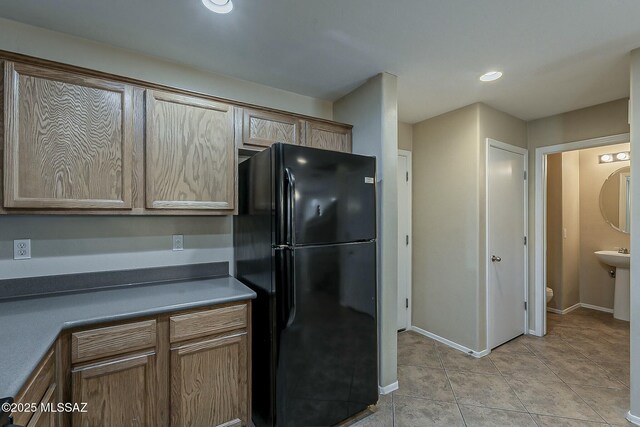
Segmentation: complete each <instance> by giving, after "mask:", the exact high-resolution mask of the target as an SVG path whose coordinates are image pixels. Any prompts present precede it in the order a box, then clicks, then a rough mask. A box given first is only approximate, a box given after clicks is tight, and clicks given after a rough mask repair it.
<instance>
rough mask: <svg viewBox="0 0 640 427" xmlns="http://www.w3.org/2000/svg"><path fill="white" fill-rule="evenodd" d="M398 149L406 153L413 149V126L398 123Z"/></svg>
mask: <svg viewBox="0 0 640 427" xmlns="http://www.w3.org/2000/svg"><path fill="white" fill-rule="evenodd" d="M398 149H399V150H406V151H411V150H412V149H413V125H410V124H409V123H404V122H398Z"/></svg>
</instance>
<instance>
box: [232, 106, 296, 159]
mask: <svg viewBox="0 0 640 427" xmlns="http://www.w3.org/2000/svg"><path fill="white" fill-rule="evenodd" d="M274 142H284V143H286V144H295V145H299V144H300V121H299V120H298V119H296V118H295V117H290V116H286V115H284V114H277V113H270V112H267V111H259V110H251V109H249V108H245V110H244V114H243V119H242V144H243V146H244V147H246V148H249V149H262V148H266V147H269V146H271V144H273V143H274Z"/></svg>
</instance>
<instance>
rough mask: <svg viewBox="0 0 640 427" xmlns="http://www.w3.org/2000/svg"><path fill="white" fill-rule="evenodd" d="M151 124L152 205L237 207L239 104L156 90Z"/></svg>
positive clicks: (149, 176)
mask: <svg viewBox="0 0 640 427" xmlns="http://www.w3.org/2000/svg"><path fill="white" fill-rule="evenodd" d="M146 123H147V135H146V147H147V148H146V154H147V157H146V186H147V208H153V209H213V210H230V211H232V210H233V209H234V205H235V170H236V155H235V153H236V150H235V145H234V126H233V107H232V106H230V105H227V104H221V103H218V102H212V101H208V100H204V99H199V98H194V97H189V96H183V95H177V94H172V93H165V92H158V91H151V90H150V91H147V109H146Z"/></svg>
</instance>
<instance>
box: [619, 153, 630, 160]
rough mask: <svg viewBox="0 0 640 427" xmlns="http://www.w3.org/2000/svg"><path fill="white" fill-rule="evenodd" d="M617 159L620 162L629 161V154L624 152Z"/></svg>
mask: <svg viewBox="0 0 640 427" xmlns="http://www.w3.org/2000/svg"><path fill="white" fill-rule="evenodd" d="M616 159H618V160H629V153H626V152H624V151H623V152H622V153H618V154H616Z"/></svg>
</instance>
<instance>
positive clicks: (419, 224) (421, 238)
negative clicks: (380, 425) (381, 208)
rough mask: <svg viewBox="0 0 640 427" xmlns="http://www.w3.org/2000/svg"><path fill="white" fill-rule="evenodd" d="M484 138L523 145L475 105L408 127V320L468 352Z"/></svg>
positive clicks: (505, 124)
mask: <svg viewBox="0 0 640 427" xmlns="http://www.w3.org/2000/svg"><path fill="white" fill-rule="evenodd" d="M487 138H492V139H496V140H499V141H501V142H505V143H509V144H513V145H517V146H520V147H526V144H527V143H526V124H525V122H524V121H522V120H519V119H517V118H515V117H513V116H510V115H508V114H505V113H503V112H500V111H498V110H495V109H493V108H491V107H489V106H487V105H485V104H480V103H478V104H473V105H470V106H467V107H464V108H461V109H458V110H455V111H452V112H449V113H446V114H443V115H441V116H438V117H434V118H432V119H428V120H425V121H423V122H420V123H417V124H416V125H414V127H413V153H412V155H413V182H414V185H413V195H412V197H413V199H412V203H413V213H412V214H413V222H412V226H413V263H412V265H413V288H412V292H413V294H412V298H413V303H412V304H413V305H412V314H413V319H412V322H413V325H414V326H417V327H419V328H421V329H424V330H426V331H428V332H431V333H433V334H436V335H438V336H440V337H442V338H446V339H448V340H450V341H453V342H455V343H457V344H460V345H462V346H464V347H467V348H470V349H472V350H475V351H482V350H484V349H485V348H486V327H487V324H486V283H485V268H486V253H485V238H486V230H485V188H484V182H485V180H484V174H485V161H486V160H485V155H486V139H487ZM443 183H446V188H443ZM453 259H455V260H456V264H455V266H452V265H451V260H453Z"/></svg>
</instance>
